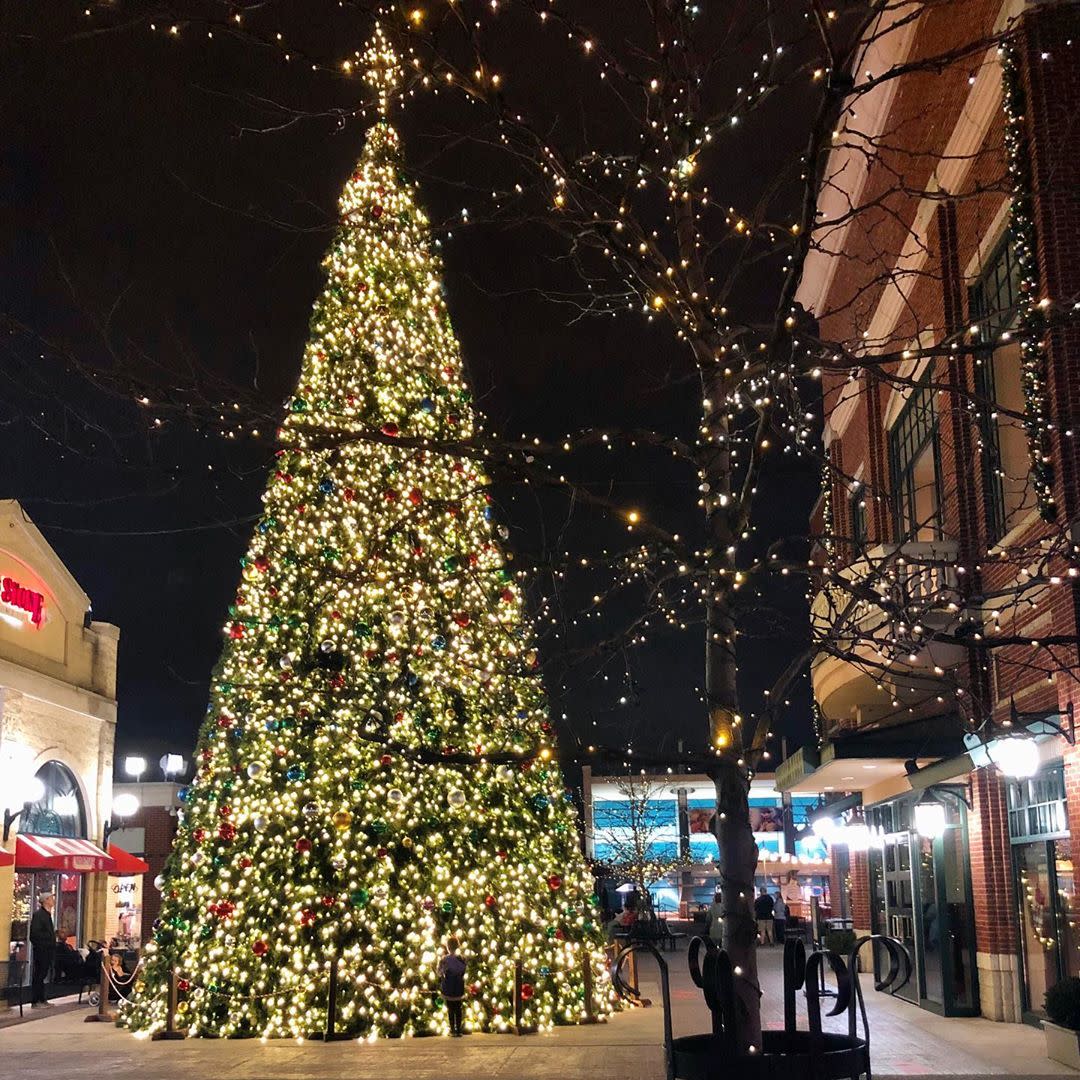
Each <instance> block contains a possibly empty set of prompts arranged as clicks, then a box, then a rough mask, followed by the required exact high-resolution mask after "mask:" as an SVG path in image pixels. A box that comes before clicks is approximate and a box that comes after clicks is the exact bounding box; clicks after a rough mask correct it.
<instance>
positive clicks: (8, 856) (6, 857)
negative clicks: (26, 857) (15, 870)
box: [0, 848, 15, 866]
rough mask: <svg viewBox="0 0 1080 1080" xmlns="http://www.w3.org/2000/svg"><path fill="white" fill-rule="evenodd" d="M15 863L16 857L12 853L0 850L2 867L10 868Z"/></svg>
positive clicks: (0, 864)
mask: <svg viewBox="0 0 1080 1080" xmlns="http://www.w3.org/2000/svg"><path fill="white" fill-rule="evenodd" d="M14 861H15V856H14V855H12V853H11V852H10V851H4V849H3V848H0V866H10V865H11V864H12V863H13V862H14Z"/></svg>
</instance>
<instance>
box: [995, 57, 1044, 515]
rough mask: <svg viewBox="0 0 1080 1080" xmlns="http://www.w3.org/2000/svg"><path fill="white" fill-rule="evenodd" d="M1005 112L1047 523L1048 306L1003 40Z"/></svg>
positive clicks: (1030, 405)
mask: <svg viewBox="0 0 1080 1080" xmlns="http://www.w3.org/2000/svg"><path fill="white" fill-rule="evenodd" d="M999 56H1000V58H1001V72H1002V81H1003V85H1004V95H1003V97H1004V108H1005V150H1006V153H1007V154H1008V159H1009V175H1010V177H1011V180H1012V200H1011V202H1010V205H1009V234H1010V236H1011V238H1012V242H1013V247H1014V249H1015V252H1016V261H1017V265H1018V266H1019V268H1020V310H1019V335H1020V354H1021V357H1022V368H1021V383H1022V386H1023V391H1024V430H1025V432H1026V433H1027V439H1028V449H1029V452H1030V455H1031V482H1032V485H1033V487H1034V490H1035V498H1036V501H1037V504H1038V507H1039V513H1040V514H1041V516H1042V517H1043V518H1044V519H1045V520H1047V521H1053V520H1054V518H1055V516H1056V514H1057V507H1056V505H1055V501H1054V466H1053V462H1052V461H1051V457H1050V448H1049V446H1048V444H1047V436H1048V434H1049V431H1050V420H1049V415H1048V414H1049V408H1050V406H1049V402H1048V401H1047V393H1046V361H1047V355H1046V335H1047V333H1048V332H1049V325H1048V321H1047V314H1048V309H1049V307H1050V301H1049V299H1048V298H1047V297H1044V296H1042V295H1041V293H1042V286H1041V283H1040V281H1039V251H1038V237H1037V236H1036V232H1035V206H1034V197H1033V194H1032V176H1031V153H1030V148H1029V146H1028V139H1027V133H1026V132H1025V130H1024V109H1025V94H1024V86H1023V76H1022V74H1021V71H1020V58H1019V56H1018V55H1017V51H1016V45H1015V43H1014V42H1013V41H1012V40H1011V39H1007V40H1006V41H1005V42H1004V43H1003V44H1002V46H1001V48H1000V49H999Z"/></svg>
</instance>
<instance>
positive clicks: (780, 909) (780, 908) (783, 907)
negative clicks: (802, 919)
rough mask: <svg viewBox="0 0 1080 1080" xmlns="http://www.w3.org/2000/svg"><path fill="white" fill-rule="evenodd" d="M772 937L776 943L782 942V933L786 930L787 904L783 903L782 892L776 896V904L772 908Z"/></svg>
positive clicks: (780, 943) (781, 943)
mask: <svg viewBox="0 0 1080 1080" xmlns="http://www.w3.org/2000/svg"><path fill="white" fill-rule="evenodd" d="M772 925H773V937H774V938H775V939H776V944H777V945H783V944H784V935H785V933H786V932H787V904H785V903H784V897H783V894H781V895H779V896H777V898H776V906H775V907H774V908H773V921H772Z"/></svg>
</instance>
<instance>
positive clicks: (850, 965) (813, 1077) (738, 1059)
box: [612, 935, 1076, 1080]
mask: <svg viewBox="0 0 1080 1080" xmlns="http://www.w3.org/2000/svg"><path fill="white" fill-rule="evenodd" d="M871 941H874V942H878V943H879V944H880V945H881V946H882V947H883V948H884V949H885V951H886V953H887V954H888V956H889V961H890V964H889V971H888V972H887V973H886V975H885V976H884V978H882V979H881V981H880V982H878V983H877V984H876V985H877V988H878V989H885V988H887V987H895V988H897V989H899V988H900V987H901V986H903V984H904V983H905V982H907V980H908V978H910V976H911V958H910V957H909V956H908V954H907V952H906V951H905V949H904V947H903V946H902V945H901V944H900V942H899V941H896V940H895V939H893V938H886V937H881V936H879V935H874V936H872V937H863V938H859V939H858V940H857V941H856V942H855V945H854V947H853V948H852V950H851V952H850V953H849V954H848V956H847V958H846V959H845V958H843V957H841V956H839V955H838V954H837V953H833V952H828V951H827V950H823V949H822V950H816V951H814V952H812V953H810V955H809V956H807V954H806V950H805V948H804V947H803V944H802V942H801V941H788V942H787V943H786V944H785V946H784V1028H783V1030H781V1031H763V1032H761V1034H760V1038H759V1039H758V1040H757V1042H756V1044H755V1045H754V1048H753V1050H752V1051H751V1052H747V1051H746V1049H745V1047H746V1044H747V1039H746V1037H745V1034H746V1033H745V1031H744V1030H742V1028H741V1025H740V1022H739V1015H740V1010H739V998H738V995H737V993H736V989H735V971H736V969H735V967H734V965H733V964H732V963H731V960H730V958H729V957H728V955H727V953H726V952H724V950H723V949H718V948H717V947H716V946H715V945H714V944H713V943H712V942H710V941H707V940H706V939H704V938H694V939H693V940H692V941H691V942H690V948H689V952H688V956H687V959H688V962H689V965H690V975H691V977H692V978H693V980H694V982H695V983H696V984H697V985H698V986H699V987H701V990H702V993H703V994H704V997H705V1003H706V1004H707V1005H708V1007H709V1011H710V1012H711V1013H712V1018H713V1030H712V1032H711V1033H709V1034H702V1035H685V1036H681V1037H679V1038H674V1037H673V1033H672V1026H671V994H670V987H669V980H668V968H667V963H666V962H665V961H664V958H663V957H662V956H661V955H660V954H659V953H658V952H657V951H656V950H655V949H654V948H653V947H652V946H651V945H648V944H647V943H643V942H642V943H635V944H632V945H631V946H630V947H629V948H628V949H627V950H626V951H625V952H624V953H623V954H622V955H621V956H620V958H619V960H618V961H616V964H615V968H614V970H613V972H612V981H613V982H614V984H615V989H616V990H617V991H618V992H619V993H620V994H621V995H623V996H624V997H628V998H631V999H636V998H637V997H638V995H637V992H636V990H634V989H633V988H632V987H630V986H629V984H628V983H627V982H626V981H625V979H624V978H623V975H622V965H623V962H624V961H625V959H626V958H627V957H628V956H629V955H630V953H631V952H634V951H645V952H649V953H651V954H652V955H653V957H655V959H656V962H657V966H658V967H659V968H660V987H661V991H662V993H663V999H664V1051H665V1057H664V1062H665V1080H841V1078H850V1080H859V1078H860V1077H864V1076H865V1077H869V1076H870V1029H869V1024H868V1022H867V1016H866V1008H865V1005H864V1003H863V997H862V990H861V989H860V987H859V975H858V963H857V957H858V952H859V950H860V949H861V948H862V947H863V946H864V945H866V944H867V942H871ZM826 969H828V970H829V971H830V972H831V973H832V976H833V978H834V979H835V982H836V991H835V994H832V993H826V991H825V979H824V974H825V971H826ZM800 989H801V990H802V991H803V993H804V995H805V997H806V1005H807V1018H808V1022H809V1024H808V1026H809V1030H807V1031H800V1030H799V1029H798V1028H797V1026H796V1017H797V1010H796V1000H795V994H796V991H798V990H800ZM823 1000H830V1001H831V1002H832V1007H831V1008H830V1009H829V1011H828V1014H827V1015H828V1016H839V1015H841V1014H843V1013H846V1014H847V1021H848V1024H847V1027H848V1030H847V1032H846V1033H844V1032H826V1031H824V1030H823V1029H822V1001H823ZM860 1017H861V1019H862V1033H861V1034H857V1029H858V1020H859V1018H860ZM1059 1030H1064V1029H1059ZM1070 1034H1071V1035H1072V1036H1073V1048H1074V1050H1075V1049H1076V1033H1075V1032H1070ZM1051 1056H1052V1055H1051Z"/></svg>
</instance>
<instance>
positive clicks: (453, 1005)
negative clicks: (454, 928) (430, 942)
mask: <svg viewBox="0 0 1080 1080" xmlns="http://www.w3.org/2000/svg"><path fill="white" fill-rule="evenodd" d="M457 951H458V939H457V938H454V937H452V938H447V940H446V955H445V956H444V957H443V958H442V959H441V960H440V961H439V993H441V994H442V996H443V1000H445V1002H446V1013H447V1016H448V1018H449V1020H450V1034H451V1035H453V1036H454V1038H456V1039H457V1038H461V1036H462V1035H464V1034H465V1032H464V1031H463V1030H462V1027H463V1021H464V1013H465V961H464V960H462V958H461V957H460V956H458V954H457Z"/></svg>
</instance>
